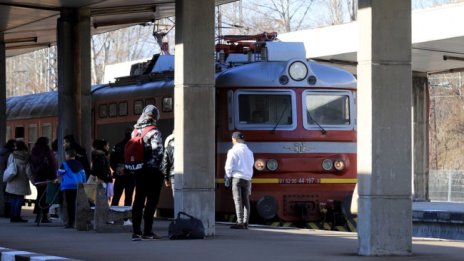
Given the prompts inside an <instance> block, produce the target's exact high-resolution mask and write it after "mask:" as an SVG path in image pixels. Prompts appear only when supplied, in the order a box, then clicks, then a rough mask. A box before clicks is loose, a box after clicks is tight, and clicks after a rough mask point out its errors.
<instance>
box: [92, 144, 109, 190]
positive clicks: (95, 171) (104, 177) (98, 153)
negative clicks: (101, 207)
mask: <svg viewBox="0 0 464 261" xmlns="http://www.w3.org/2000/svg"><path fill="white" fill-rule="evenodd" d="M92 147H93V150H92V170H91V174H92V175H93V176H97V178H98V179H99V181H101V182H103V183H105V186H106V196H107V197H108V198H111V197H112V196H113V177H112V175H111V168H110V160H109V148H110V145H109V143H108V141H107V140H103V139H96V140H94V141H93V144H92Z"/></svg>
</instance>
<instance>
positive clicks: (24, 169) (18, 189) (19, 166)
mask: <svg viewBox="0 0 464 261" xmlns="http://www.w3.org/2000/svg"><path fill="white" fill-rule="evenodd" d="M13 158H14V163H13ZM8 164H16V170H17V173H16V176H15V177H14V178H13V179H12V180H10V181H9V182H7V183H6V190H5V191H6V192H8V193H11V194H14V195H20V196H25V195H30V194H31V188H30V186H29V180H30V178H31V167H30V164H29V152H27V151H22V150H21V151H19V150H15V151H14V152H13V153H12V154H11V155H10V157H9V158H8Z"/></svg>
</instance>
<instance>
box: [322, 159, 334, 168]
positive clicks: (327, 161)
mask: <svg viewBox="0 0 464 261" xmlns="http://www.w3.org/2000/svg"><path fill="white" fill-rule="evenodd" d="M332 167H333V161H332V160H331V159H325V160H324V161H322V168H323V169H324V170H331V169H332Z"/></svg>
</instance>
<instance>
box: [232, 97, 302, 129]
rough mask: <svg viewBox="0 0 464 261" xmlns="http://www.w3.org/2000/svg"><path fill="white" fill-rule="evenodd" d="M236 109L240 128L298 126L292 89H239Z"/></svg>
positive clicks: (237, 122)
mask: <svg viewBox="0 0 464 261" xmlns="http://www.w3.org/2000/svg"><path fill="white" fill-rule="evenodd" d="M236 102H237V103H238V104H237V106H236V109H235V115H236V116H235V120H236V122H235V123H236V126H237V128H239V129H257V130H267V129H269V130H274V129H277V130H291V129H294V128H296V115H295V111H296V109H295V106H296V105H295V94H294V93H293V92H292V91H238V92H237V99H236Z"/></svg>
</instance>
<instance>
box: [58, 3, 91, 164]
mask: <svg viewBox="0 0 464 261" xmlns="http://www.w3.org/2000/svg"><path fill="white" fill-rule="evenodd" d="M57 39H58V40H57V47H58V107H59V110H58V119H59V123H60V126H59V129H58V134H57V136H58V142H59V144H60V146H59V149H61V148H62V146H61V145H62V142H63V136H65V135H68V134H73V135H74V137H75V138H76V140H77V141H78V142H80V143H81V145H82V146H83V147H85V148H86V149H87V151H89V149H90V145H91V109H92V106H91V96H90V87H91V86H90V81H91V80H90V66H91V64H90V12H89V11H88V10H77V9H63V10H62V11H61V16H60V18H59V19H58V25H57ZM60 155H62V153H60Z"/></svg>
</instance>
